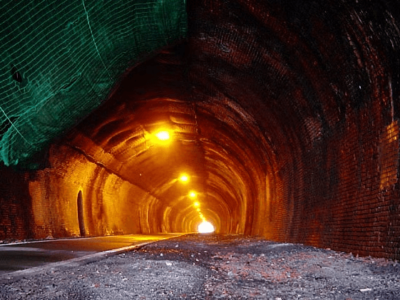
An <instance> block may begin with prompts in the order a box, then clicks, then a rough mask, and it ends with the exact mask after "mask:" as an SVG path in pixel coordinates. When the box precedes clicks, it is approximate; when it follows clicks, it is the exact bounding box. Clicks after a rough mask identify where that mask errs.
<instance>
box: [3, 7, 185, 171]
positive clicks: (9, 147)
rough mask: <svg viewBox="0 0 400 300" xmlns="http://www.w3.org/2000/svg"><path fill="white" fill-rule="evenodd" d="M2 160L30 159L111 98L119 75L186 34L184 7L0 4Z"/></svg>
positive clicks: (23, 161) (9, 162)
mask: <svg viewBox="0 0 400 300" xmlns="http://www.w3.org/2000/svg"><path fill="white" fill-rule="evenodd" d="M0 29H1V34H0V54H1V57H0V160H1V161H3V162H4V164H6V165H28V166H30V167H31V168H33V167H35V165H33V164H32V163H30V160H31V158H32V156H34V155H36V154H37V153H38V152H40V151H42V150H43V149H45V148H46V147H47V146H48V145H49V143H50V141H51V140H52V139H54V138H55V137H57V136H59V135H60V134H61V133H62V132H64V131H66V130H67V129H69V128H71V127H72V126H74V125H75V124H76V123H77V122H78V121H79V120H81V119H82V118H83V117H84V116H86V115H88V114H89V113H90V112H91V111H92V110H93V109H95V108H96V107H98V106H99V105H100V104H101V102H102V101H104V100H105V99H106V98H107V96H108V95H109V93H110V91H111V89H112V87H113V86H114V85H115V84H116V82H117V81H118V80H119V79H120V76H121V74H123V73H124V71H125V70H126V69H127V68H129V67H131V66H133V65H134V64H135V63H137V62H138V60H143V59H144V58H145V57H146V55H147V56H148V55H150V54H151V53H152V52H155V51H156V50H157V49H160V48H162V47H163V46H166V45H168V44H171V43H173V42H174V41H175V40H177V39H179V38H182V37H184V36H185V35H186V32H187V18H186V6H185V0H52V1H50V0H47V1H45V0H25V1H23V0H21V1H2V2H1V3H0Z"/></svg>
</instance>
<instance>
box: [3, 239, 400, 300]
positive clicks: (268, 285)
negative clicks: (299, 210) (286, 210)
mask: <svg viewBox="0 0 400 300" xmlns="http://www.w3.org/2000/svg"><path fill="white" fill-rule="evenodd" d="M0 291H1V292H0V299H273V300H279V299H281V300H285V299H343V300H348V299H352V300H356V299H400V265H399V264H396V263H395V262H393V261H388V260H385V259H375V258H361V257H360V258H357V257H353V255H351V254H346V253H341V252H335V251H331V250H326V249H318V248H313V247H306V246H303V245H294V244H283V243H275V242H271V241H266V240H263V239H261V238H254V237H243V236H238V235H228V236H226V235H225V236H221V235H189V236H184V237H179V238H175V239H171V240H165V241H160V242H157V243H154V244H150V245H147V246H144V247H142V248H140V249H138V250H136V251H132V252H128V253H125V254H120V255H116V256H112V257H109V258H106V259H103V260H100V261H97V262H93V263H88V264H86V265H82V266H80V267H77V268H58V269H54V270H51V271H47V272H42V273H40V274H37V275H35V276H26V277H25V278H22V279H19V280H16V281H9V282H7V281H4V280H3V281H1V283H0Z"/></svg>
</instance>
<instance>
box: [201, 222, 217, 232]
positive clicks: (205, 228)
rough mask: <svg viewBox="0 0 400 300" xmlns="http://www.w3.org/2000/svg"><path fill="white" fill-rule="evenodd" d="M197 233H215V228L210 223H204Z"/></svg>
mask: <svg viewBox="0 0 400 300" xmlns="http://www.w3.org/2000/svg"><path fill="white" fill-rule="evenodd" d="M197 231H198V232H199V233H210V232H214V231H215V228H214V226H213V225H212V224H211V223H210V222H207V221H204V222H202V223H200V225H199V226H198V227H197Z"/></svg>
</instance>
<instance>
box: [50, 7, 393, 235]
mask: <svg viewBox="0 0 400 300" xmlns="http://www.w3.org/2000/svg"><path fill="white" fill-rule="evenodd" d="M187 5H188V7H187V13H188V37H187V39H185V40H183V41H181V42H179V43H177V44H175V45H172V46H170V47H167V48H164V50H162V51H160V52H159V53H158V54H157V55H155V56H154V57H153V58H152V59H150V60H148V61H147V62H145V63H142V64H140V65H139V66H137V67H135V68H134V69H133V70H132V71H130V72H129V73H128V74H127V75H126V76H125V78H124V79H123V80H122V82H121V83H120V84H119V87H118V89H116V91H115V92H114V93H113V94H112V95H111V96H110V97H109V99H108V100H107V102H106V103H105V104H104V105H102V106H101V107H100V108H98V109H97V110H96V111H94V112H93V113H92V114H91V115H90V116H89V117H88V118H86V119H85V120H84V121H83V122H81V123H80V124H79V125H78V126H77V127H75V128H74V129H73V130H71V131H70V132H69V133H68V134H67V136H66V137H65V138H64V139H62V140H60V141H59V142H58V143H61V144H67V145H68V146H70V147H72V148H73V149H76V150H77V151H79V152H80V153H82V154H84V155H86V156H87V157H88V158H90V159H91V160H92V161H93V162H95V163H98V164H100V165H102V166H105V167H106V168H107V169H108V170H109V171H110V172H112V173H115V174H117V175H118V176H120V177H121V178H123V179H124V180H126V181H129V182H130V183H132V184H134V185H137V186H139V187H141V188H142V189H144V190H145V191H147V192H148V193H149V194H150V195H152V196H154V197H155V198H157V199H159V200H160V203H161V204H160V205H159V206H158V207H157V211H156V213H157V214H159V216H160V217H161V218H162V216H163V215H165V212H166V211H167V210H171V211H173V212H174V216H175V219H176V218H179V219H180V222H181V223H185V222H186V223H187V224H186V223H185V224H186V225H182V226H189V227H190V226H191V225H190V224H189V223H190V222H193V218H195V215H196V212H195V209H194V208H193V201H192V200H190V199H188V197H187V193H188V192H189V190H192V189H193V190H196V191H197V192H199V196H198V201H199V202H201V203H202V212H203V214H204V215H205V216H206V217H207V218H208V219H210V220H212V221H213V222H214V223H215V224H217V226H218V227H219V228H220V229H223V230H225V231H233V232H235V231H237V232H246V233H256V232H255V230H254V228H256V227H257V226H261V225H260V222H261V221H260V219H259V215H260V214H259V212H260V210H268V209H270V207H269V206H268V201H269V200H268V197H273V195H274V193H276V194H277V193H278V192H279V190H280V189H282V187H281V181H280V179H279V178H280V176H281V175H282V174H284V173H290V174H292V175H291V176H293V177H295V174H296V166H297V165H299V164H300V163H301V159H302V155H304V154H305V153H307V152H308V151H310V150H311V149H312V148H313V147H314V146H315V145H317V144H321V143H323V141H324V139H325V138H327V137H329V135H330V133H331V132H333V131H334V130H337V128H339V127H340V126H342V125H343V124H344V123H345V122H346V120H347V117H348V114H349V112H351V111H354V110H357V109H361V108H362V107H363V106H364V105H366V104H367V103H371V102H373V101H375V100H376V99H377V98H379V99H380V100H379V101H380V102H379V104H377V105H378V106H379V107H377V109H382V110H390V109H394V108H395V107H394V108H393V106H394V105H397V104H394V103H393V95H394V94H395V95H398V90H397V89H398V87H399V86H400V85H399V59H398V57H399V56H398V54H399V53H398V49H399V36H400V33H399V29H398V24H399V23H398V20H399V15H398V13H399V11H400V10H399V7H398V4H396V3H395V1H393V2H392V1H360V2H359V3H358V1H323V2H321V1H273V0H270V1H265V0H260V1H256V0H255V1H249V0H247V1H244V0H243V1H240V0H239V1H222V0H221V1H189V3H188V4H187ZM159 128H163V129H168V130H170V131H171V132H172V139H171V142H170V144H169V145H159V144H157V142H156V141H154V139H153V134H154V133H155V132H156V131H157V130H158V129H159ZM182 172H185V173H187V174H190V176H192V177H191V182H190V183H189V184H187V185H183V184H182V183H180V182H179V181H178V180H177V178H178V177H179V174H181V173H182ZM266 191H268V192H266ZM268 193H269V194H268ZM171 226H172V225H171Z"/></svg>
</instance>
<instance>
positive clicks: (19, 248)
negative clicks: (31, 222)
mask: <svg viewBox="0 0 400 300" xmlns="http://www.w3.org/2000/svg"><path fill="white" fill-rule="evenodd" d="M176 236H180V234H158V235H142V234H131V235H118V236H105V237H93V238H73V239H60V240H45V241H36V242H29V243H20V244H5V245H0V276H1V275H3V274H6V273H10V272H13V271H18V270H25V269H29V268H33V267H39V266H44V265H46V264H48V263H53V262H59V261H65V260H69V259H73V258H79V257H83V256H87V255H90V254H94V253H98V252H103V251H108V250H114V249H119V248H123V247H128V246H133V245H138V244H144V243H149V242H155V241H159V240H163V239H167V238H172V237H176Z"/></svg>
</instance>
